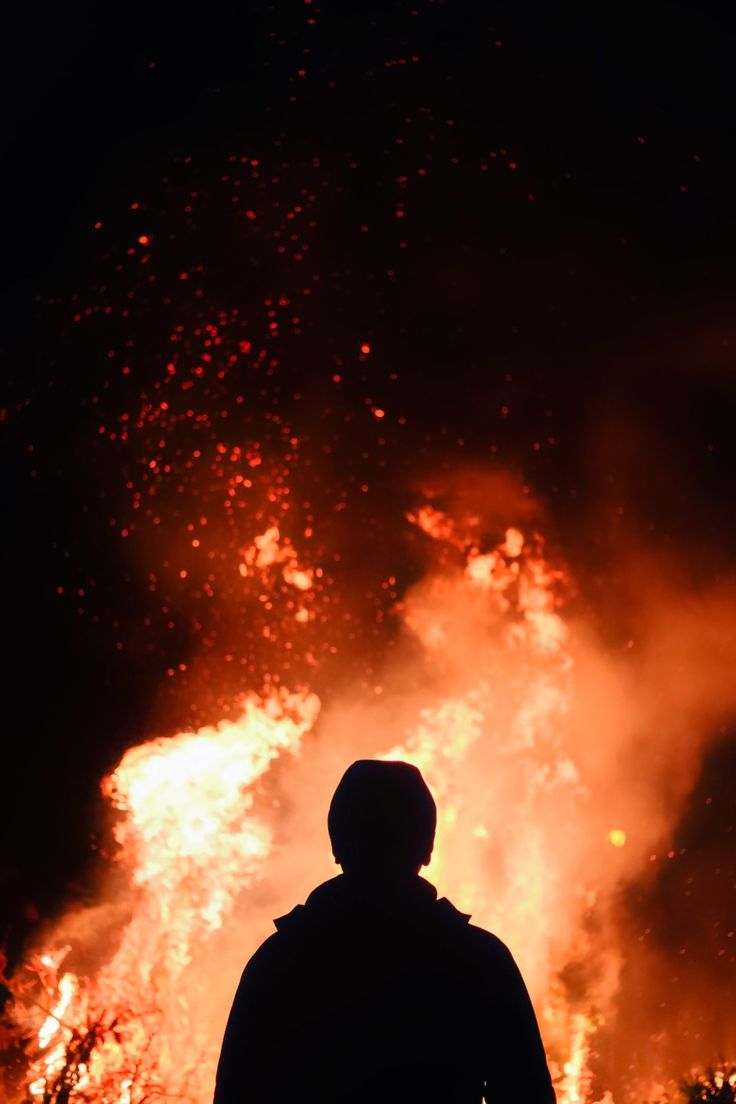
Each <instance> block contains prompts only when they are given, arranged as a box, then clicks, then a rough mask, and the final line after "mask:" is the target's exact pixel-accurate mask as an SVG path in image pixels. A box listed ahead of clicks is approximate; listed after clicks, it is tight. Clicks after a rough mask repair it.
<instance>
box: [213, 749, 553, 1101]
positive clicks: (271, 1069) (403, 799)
mask: <svg viewBox="0 0 736 1104" xmlns="http://www.w3.org/2000/svg"><path fill="white" fill-rule="evenodd" d="M327 823H328V828H329V833H330V839H331V841H332V850H333V852H334V855H335V861H336V862H337V863H339V864H340V866H342V869H343V874H342V875H340V876H338V877H337V878H333V879H331V880H330V881H329V882H325V883H324V885H321V886H319V887H318V888H317V889H315V890H314V891H313V893H311V894H310V896H309V897H308V899H307V902H306V904H305V905H297V907H296V908H295V909H294V910H293V911H292V912H290V913H289V914H288V915H287V916H284V917H282V918H281V919H280V920H276V921H275V924H276V929H277V931H276V933H275V934H274V935H272V936H271V937H270V938H269V939H267V940H266V942H265V943H263V945H262V946H261V947H260V949H259V950H258V951H256V953H255V954H254V955H253V958H251V960H250V962H249V963H248V965H247V966H246V968H245V971H244V973H243V977H242V979H241V982H240V986H239V988H238V991H237V993H236V995H235V1001H234V1003H233V1007H232V1010H231V1012H230V1019H229V1021H228V1024H227V1028H226V1031H225V1038H224V1040H223V1044H222V1052H221V1054H220V1063H219V1067H218V1071H217V1087H216V1090H215V1104H276V1102H279V1104H281V1102H286V1101H290V1102H294V1101H307V1102H310V1104H311V1102H314V1104H338V1102H339V1104H368V1102H369V1101H370V1102H371V1104H425V1102H432V1104H435V1102H436V1104H440V1102H441V1104H480V1102H481V1100H482V1099H485V1100H487V1101H490V1102H491V1104H512V1102H513V1104H554V1100H555V1094H554V1090H553V1088H552V1083H551V1081H550V1076H549V1071H548V1069H547V1062H546V1059H545V1055H544V1048H543V1046H542V1041H541V1039H540V1036H539V1029H538V1027H537V1021H536V1018H535V1015H534V1011H533V1009H532V1006H531V1002H530V1000H529V996H528V994H527V991H526V987H525V985H524V982H523V980H522V978H521V974H520V973H519V970H518V969H517V967H516V964H515V962H514V960H513V958H512V957H511V954H510V952H509V951H508V949H507V948H506V947H505V946H504V944H503V943H501V941H500V940H499V939H497V938H496V937H495V936H494V935H491V934H490V933H489V932H487V931H484V930H483V929H482V928H477V927H475V926H474V925H472V924H469V923H468V921H469V919H470V917H469V916H464V915H463V914H462V913H460V912H458V911H457V909H456V908H454V906H453V905H451V904H450V902H449V901H448V900H446V899H442V900H440V901H438V900H437V892H436V890H435V889H434V887H433V886H431V885H430V884H429V883H428V882H426V881H424V879H423V878H420V877H419V870H420V868H421V867H422V866H424V865H426V863H428V862H429V859H430V856H431V854H432V847H433V845H434V834H435V827H436V823H437V811H436V808H435V804H434V801H433V799H432V795H431V794H430V792H429V790H428V789H427V786H426V785H425V783H424V779H423V778H422V776H421V774H420V773H419V771H418V770H417V769H416V768H415V767H412V766H409V765H408V764H407V763H396V762H392V763H389V762H382V761H378V760H372V759H364V760H361V761H359V762H357V763H353V765H352V766H351V767H350V768H349V769H348V770H347V771H346V773H345V775H344V776H343V778H342V781H341V782H340V784H339V786H338V787H337V790H336V792H335V796H334V797H333V799H332V804H331V806H330V812H329V816H328V822H327Z"/></svg>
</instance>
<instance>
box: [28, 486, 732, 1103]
mask: <svg viewBox="0 0 736 1104" xmlns="http://www.w3.org/2000/svg"><path fill="white" fill-rule="evenodd" d="M408 521H409V522H411V523H413V524H414V525H416V526H418V527H419V528H420V529H421V530H422V531H423V532H424V533H425V534H426V536H427V538H428V541H429V542H431V543H430V545H429V547H431V548H433V549H434V550H435V554H434V558H433V561H432V567H431V569H430V570H429V571H428V572H427V574H426V575H425V577H424V579H422V580H421V581H420V582H418V583H417V584H415V585H414V586H413V587H411V588H410V589H409V590H408V592H407V593H406V594H405V595H404V596H403V600H402V601H401V603H400V604H399V605H398V607H397V608H398V610H399V613H400V615H401V617H402V618H403V626H404V627H403V630H402V636H401V641H402V643H401V646H400V649H399V655H398V656H395V657H394V658H392V659H391V660H387V661H386V664H385V669H384V670H383V672H382V673H381V681H380V684H377V685H375V686H374V687H373V688H372V691H371V692H370V693H367V692H365V691H358V690H357V689H350V688H347V689H345V691H344V692H343V693H341V694H340V693H338V694H335V695H334V696H333V699H332V700H330V701H329V702H326V703H325V704H324V706H323V707H322V708H321V706H320V701H319V700H318V698H317V696H316V695H315V694H314V693H312V692H311V691H310V690H309V689H307V688H301V689H299V690H298V691H297V690H295V691H294V692H291V693H289V692H287V691H285V690H284V689H283V688H280V689H278V688H274V687H270V688H266V689H262V691H261V693H260V694H255V693H251V694H249V695H247V696H246V697H245V698H243V699H242V700H241V701H240V702H239V703H238V706H237V710H233V712H232V713H231V715H230V718H229V719H227V720H223V721H221V722H220V723H217V724H212V725H209V726H206V727H202V728H199V729H198V730H197V731H194V732H182V733H180V734H178V735H175V736H173V737H171V738H158V739H155V740H153V741H150V742H147V743H142V744H140V745H139V746H137V747H133V748H131V749H130V750H129V751H128V752H127V753H126V754H125V755H124V756H123V758H122V760H121V761H120V763H119V765H118V766H117V768H116V769H115V770H114V772H113V773H112V774H111V775H110V776H109V777H107V778H106V779H105V780H104V781H103V783H102V788H103V792H104V794H105V796H106V798H107V800H108V802H109V804H110V807H111V810H113V811H114V835H115V840H116V843H117V854H116V856H115V861H114V863H113V864H112V865H111V869H110V873H109V876H108V881H107V884H106V886H105V887H104V888H103V890H102V891H101V895H100V902H99V904H98V905H97V906H95V907H91V908H86V909H82V910H79V909H77V910H72V911H71V912H70V913H69V914H68V915H67V916H66V917H64V918H63V919H62V920H61V921H60V922H58V924H57V925H56V927H55V929H54V930H53V931H52V932H51V933H50V934H47V935H46V936H45V942H44V945H43V946H42V947H40V948H37V950H36V951H35V953H34V954H33V955H31V956H30V957H29V959H28V962H27V969H28V976H29V979H31V980H32V979H36V981H35V984H32V983H31V980H29V981H28V984H27V985H24V984H21V983H18V984H16V986H15V989H16V998H15V1001H14V1006H13V1015H14V1016H15V1018H16V1022H17V1023H18V1024H19V1025H20V1026H21V1027H23V1028H25V1029H26V1030H27V1031H28V1032H30V1033H32V1035H33V1040H34V1041H33V1043H32V1046H31V1062H30V1068H29V1071H28V1074H27V1078H26V1087H25V1089H24V1090H23V1093H21V1095H20V1096H19V1097H18V1099H21V1098H25V1097H26V1096H30V1098H31V1099H34V1100H38V1101H44V1102H51V1101H60V1100H69V1101H70V1104H73V1102H76V1101H95V1102H104V1104H143V1101H145V1100H150V1099H153V1098H155V1099H162V1100H174V1099H176V1100H189V1101H192V1102H195V1104H206V1102H207V1101H209V1099H210V1096H211V1092H212V1087H213V1078H214V1070H215V1063H216V1060H217V1054H218V1047H219V1042H220V1039H221V1035H222V1031H223V1027H224V1022H225V1018H226V1015H227V1012H228V1009H229V1004H230V1000H231V998H232V993H233V990H234V986H235V984H236V982H237V979H238V976H239V971H240V969H241V967H242V965H243V963H244V962H245V960H246V959H247V958H248V956H249V955H250V954H251V953H252V951H253V950H254V949H255V947H256V946H257V945H258V943H259V942H260V941H261V940H262V939H263V938H264V937H265V936H266V935H267V934H268V932H269V928H270V921H271V918H272V917H273V916H276V915H279V914H280V913H282V912H283V911H285V910H286V909H288V908H289V907H290V906H292V905H293V904H294V903H296V902H297V901H299V900H302V899H303V898H304V895H305V893H306V892H308V890H309V889H310V888H311V886H312V885H313V884H315V883H316V882H317V881H319V880H322V879H323V878H324V877H328V876H330V874H331V870H332V869H333V868H331V865H330V856H329V848H328V843H327V837H326V830H325V828H324V819H325V814H326V809H327V805H328V801H329V797H330V795H331V793H332V790H333V789H334V786H335V783H336V781H337V779H338V777H339V775H340V774H341V772H342V770H343V769H344V768H345V766H346V765H347V764H348V763H349V762H351V761H352V760H353V759H354V758H356V757H358V756H365V755H372V756H384V757H387V758H401V759H406V760H409V761H411V762H413V763H415V764H416V765H417V766H419V767H420V768H421V770H422V771H423V773H424V775H425V777H426V779H427V781H428V783H429V785H430V787H431V788H432V790H433V792H434V793H435V795H436V798H437V803H438V807H439V811H440V823H439V828H438V838H437V848H436V851H435V854H434V856H433V859H432V863H431V865H430V868H429V871H428V877H429V878H430V879H431V880H433V881H434V882H435V883H436V884H437V886H438V888H439V891H440V893H442V894H446V895H447V896H449V897H450V898H451V899H452V900H453V901H454V902H455V903H456V904H457V905H458V907H459V908H461V909H462V910H464V911H468V912H471V913H472V914H473V918H474V921H475V922H476V923H479V924H481V925H483V926H486V927H488V928H490V929H491V930H493V931H495V932H497V933H498V934H499V935H500V936H501V937H502V938H503V939H504V940H505V941H506V942H507V943H508V944H509V945H510V947H511V949H512V951H513V953H514V955H515V956H516V958H517V960H518V961H519V963H520V966H521V968H522V971H523V972H524V974H525V977H526V978H527V982H528V984H529V986H530V989H531V992H532V996H533V998H534V1001H535V1003H536V1006H537V1009H538V1012H539V1015H540V1020H541V1024H542V1031H543V1036H544V1038H545V1041H546V1043H547V1045H548V1047H549V1051H550V1060H551V1065H552V1068H553V1072H554V1075H555V1079H556V1085H557V1090H558V1098H559V1101H560V1104H578V1102H581V1101H587V1100H593V1099H594V1098H597V1099H601V1098H602V1097H603V1095H604V1090H605V1089H606V1087H607V1086H606V1083H605V1077H606V1069H605V1064H604V1066H603V1068H602V1069H599V1070H598V1075H597V1081H596V1074H595V1068H594V1067H595V1060H596V1053H595V1051H596V1044H595V1040H596V1038H597V1036H598V1033H600V1032H602V1031H604V1030H605V1027H606V1024H607V1023H608V1022H609V1021H610V1020H611V1018H612V1017H615V1008H616V991H617V983H618V977H619V971H620V968H621V962H622V951H621V946H620V939H619V937H618V935H617V932H616V929H615V924H614V921H613V913H612V903H613V901H614V899H615V894H616V891H617V888H618V887H619V886H620V885H621V883H622V881H624V880H626V879H628V878H632V877H634V876H638V875H641V872H642V870H643V869H644V868H645V867H646V864H647V863H648V861H649V858H650V854H651V852H652V849H653V848H656V847H658V846H660V845H661V844H662V841H663V840H666V839H667V835H668V832H669V831H670V830H671V828H672V825H673V822H674V819H675V818H676V814H677V810H678V809H679V808H680V806H681V802H682V800H683V798H684V796H685V794H686V793H687V791H688V787H689V786H690V785H691V784H692V780H693V774H694V769H695V765H696V764H697V761H698V756H699V749H700V748H701V747H702V746H704V744H705V741H706V740H707V738H708V733H709V731H710V723H711V719H712V718H713V717H715V716H717V715H718V714H719V712H723V711H724V710H725V709H727V708H732V707H733V705H734V698H735V696H736V695H735V692H734V690H733V688H732V687H730V682H729V679H728V677H727V675H726V673H725V672H727V670H728V668H729V667H730V664H731V663H732V661H733V651H734V645H733V635H732V634H731V636H730V637H727V635H726V634H725V633H721V635H719V626H721V627H722V626H724V625H727V624H732V623H733V613H734V604H733V600H732V598H731V599H729V600H728V602H726V601H725V600H722V599H718V598H715V599H712V600H711V601H710V605H705V606H704V605H700V606H698V607H697V608H696V607H694V606H692V605H691V606H690V608H688V609H685V610H681V611H679V612H675V611H672V610H670V611H668V613H667V616H664V617H662V618H660V619H659V621H657V619H656V618H653V621H652V625H651V626H650V632H651V638H652V639H656V642H657V643H656V648H655V649H648V647H647V642H646V640H644V639H642V641H641V642H640V652H641V658H640V659H639V660H638V663H634V662H633V660H632V658H631V650H629V652H628V653H627V654H626V655H625V656H623V657H622V656H620V655H612V654H611V653H610V651H609V650H607V648H606V647H605V646H604V644H603V643H602V642H601V641H599V640H598V639H597V638H596V636H595V634H594V633H593V631H592V630H591V628H590V627H589V626H587V625H586V624H585V622H584V621H583V620H582V619H581V618H580V616H579V615H578V616H577V617H575V616H573V615H572V614H571V613H570V612H569V608H570V607H569V605H568V606H566V601H567V599H568V597H569V595H570V594H571V591H572V587H571V581H570V579H569V576H568V573H567V572H566V570H565V569H564V568H563V567H562V566H560V565H557V564H553V563H551V562H550V560H549V559H548V557H547V555H546V553H545V548H544V544H543V541H542V538H541V537H540V536H539V535H537V534H536V533H531V532H528V533H522V532H521V531H520V529H518V528H513V527H512V528H508V529H506V531H505V533H503V535H502V537H501V539H500V540H497V543H496V544H495V546H494V545H493V543H490V544H488V543H484V541H483V540H482V539H481V537H480V535H479V533H480V523H479V521H478V519H472V518H471V519H467V518H466V519H462V518H460V519H456V518H452V517H450V516H448V515H446V514H444V513H442V512H440V511H439V510H438V509H436V508H435V507H433V506H432V505H431V504H425V505H424V506H422V507H421V508H419V509H418V510H417V511H416V513H413V514H410V515H409V516H408ZM236 570H237V571H239V573H240V575H242V576H243V577H246V576H247V575H248V574H249V573H254V572H260V573H261V574H262V575H263V577H264V578H265V575H266V574H267V573H268V572H274V571H275V572H277V573H278V574H279V576H280V577H279V585H286V586H288V587H290V588H291V590H292V591H293V594H294V603H293V609H292V612H293V617H294V618H295V620H296V621H297V622H298V621H300V620H303V619H305V618H307V619H308V618H309V616H310V614H309V612H308V610H307V607H306V606H305V605H304V604H303V603H302V600H301V598H300V595H303V594H305V593H306V592H308V591H309V589H310V588H311V586H312V583H313V579H314V573H313V571H312V570H311V569H306V568H303V567H301V566H300V563H299V560H298V556H297V552H296V550H295V549H294V547H293V546H292V545H291V544H289V542H288V541H286V540H284V539H282V538H281V535H280V533H279V531H278V528H276V527H271V528H269V529H267V530H266V531H265V532H263V533H261V534H258V535H256V536H255V537H254V540H253V543H252V546H250V547H249V548H247V549H245V550H244V551H243V554H242V559H241V561H240V563H239V564H238V565H237V567H236ZM709 641H710V642H717V646H718V648H720V649H721V652H720V658H719V660H718V662H714V652H713V647H715V646H716V645H715V643H714V644H713V647H711V648H710V650H709V644H708V642H709ZM724 646H725V652H724V651H723V649H724ZM726 653H728V654H726ZM698 656H699V657H700V658H699V659H698ZM686 664H689V665H690V666H689V667H686ZM698 664H699V666H698ZM236 713H237V715H236ZM668 717H669V718H672V717H675V718H676V721H675V722H673V723H672V724H671V725H670V727H669V729H668V733H667V735H666V736H665V737H662V738H661V739H660V744H659V748H658V754H657V755H656V756H653V755H652V754H651V749H649V748H647V746H646V742H647V740H648V738H649V737H648V734H649V733H650V732H652V731H654V730H655V729H656V728H657V726H659V729H660V730H661V726H662V724H663V723H664V721H665V719H666V718H668ZM684 732H686V733H687V741H685V740H684V737H683V733H684ZM658 1076H659V1073H658V1071H654V1072H653V1074H652V1079H651V1081H650V1083H648V1084H646V1085H643V1084H641V1082H640V1084H639V1088H640V1090H641V1092H642V1097H643V1095H645V1094H653V1093H655V1092H656V1091H657V1084H656V1082H657V1077H658ZM605 1095H606V1097H607V1098H608V1099H610V1094H607V1093H606V1094H605Z"/></svg>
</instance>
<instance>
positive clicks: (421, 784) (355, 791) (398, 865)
mask: <svg viewBox="0 0 736 1104" xmlns="http://www.w3.org/2000/svg"><path fill="white" fill-rule="evenodd" d="M327 827H328V830H329V833H330V840H331V841H332V851H333V854H334V856H335V860H336V861H337V862H338V863H339V864H340V866H342V868H343V870H345V871H346V872H348V873H358V874H376V875H379V876H391V875H401V874H408V873H416V872H417V871H418V870H419V868H420V867H421V866H424V865H425V864H426V863H428V862H429V860H430V856H431V854H432V847H433V845H434V833H435V828H436V827H437V808H436V806H435V803H434V799H433V797H432V795H431V793H430V792H429V790H428V788H427V785H426V783H425V781H424V779H423V778H422V776H421V774H420V773H419V771H418V770H417V768H416V767H412V766H410V765H409V764H408V763H396V762H385V761H384V760H381V759H359V760H358V761H357V763H353V765H352V766H351V767H348V769H347V770H346V771H345V774H344V775H343V776H342V779H341V780H340V784H339V785H338V787H337V789H336V790H335V795H334V797H333V798H332V803H331V805H330V811H329V814H328V817H327Z"/></svg>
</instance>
